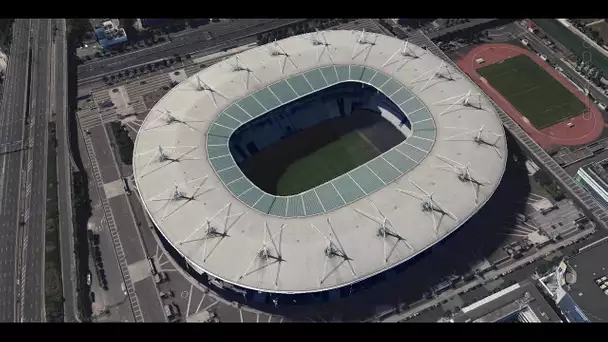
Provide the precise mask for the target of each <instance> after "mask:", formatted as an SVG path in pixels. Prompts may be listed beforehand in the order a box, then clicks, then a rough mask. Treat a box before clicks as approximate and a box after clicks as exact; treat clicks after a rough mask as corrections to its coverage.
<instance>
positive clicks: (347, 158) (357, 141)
mask: <svg viewBox="0 0 608 342" xmlns="http://www.w3.org/2000/svg"><path fill="white" fill-rule="evenodd" d="M378 154H379V153H378V150H377V149H376V148H375V147H374V146H373V145H372V144H371V143H369V142H368V141H367V140H365V139H364V138H363V137H362V136H361V134H360V133H359V132H350V133H347V134H345V135H343V136H341V137H340V138H338V139H337V140H335V141H333V142H332V143H330V144H329V145H326V146H324V147H322V148H320V149H318V150H316V151H314V152H313V153H311V154H309V155H307V156H305V157H303V158H302V159H299V160H297V161H295V162H294V163H293V164H291V165H289V166H288V167H287V168H286V170H285V172H284V173H283V175H282V176H281V177H280V178H279V180H278V182H277V193H278V195H292V194H297V193H300V192H302V191H305V190H308V189H310V188H314V187H315V186H317V185H320V184H323V183H325V182H327V181H329V180H332V179H334V178H336V177H338V176H340V175H342V174H344V173H346V172H348V171H350V170H352V169H354V168H356V167H357V166H359V165H362V164H364V163H366V162H367V161H369V160H371V159H372V158H374V157H376V156H378Z"/></svg>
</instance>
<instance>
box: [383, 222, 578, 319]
mask: <svg viewBox="0 0 608 342" xmlns="http://www.w3.org/2000/svg"><path fill="white" fill-rule="evenodd" d="M589 233H590V231H583V232H580V233H578V234H576V235H573V236H571V237H570V238H568V239H566V240H563V241H560V242H559V243H557V244H553V245H548V246H545V247H544V248H542V249H540V250H539V251H538V253H535V254H532V255H530V256H528V257H525V258H522V259H520V260H517V261H516V262H514V263H512V264H510V265H508V266H506V267H504V268H501V269H498V270H493V271H490V272H488V273H486V274H484V278H483V279H476V280H474V281H472V282H469V283H467V284H465V285H463V286H461V287H459V288H457V289H454V290H449V291H446V292H444V293H442V294H440V295H439V296H437V297H435V298H434V299H432V300H429V301H427V302H425V303H423V304H421V305H418V306H416V307H414V308H412V309H410V310H407V311H405V312H403V313H400V314H398V315H393V316H390V317H388V318H386V319H384V320H383V321H382V322H385V323H391V322H393V323H394V322H400V321H403V320H404V319H407V318H408V317H410V316H412V315H414V314H416V313H419V312H421V311H424V310H426V309H429V308H431V307H433V306H435V305H437V304H439V303H441V302H442V301H444V300H446V299H449V298H451V297H453V296H455V295H458V294H461V293H464V292H466V291H469V290H471V289H473V288H475V287H476V286H479V285H482V284H484V283H486V282H488V281H491V280H493V279H496V278H499V277H501V276H502V275H503V274H505V273H510V272H512V271H514V270H516V269H517V268H520V267H522V266H524V265H526V264H529V263H531V262H533V261H535V260H537V259H539V258H541V257H543V256H545V255H548V254H550V253H552V252H554V251H556V250H558V249H559V248H561V247H565V246H567V245H569V244H571V243H573V242H574V241H576V240H578V239H581V238H582V237H583V236H585V235H588V234H589Z"/></svg>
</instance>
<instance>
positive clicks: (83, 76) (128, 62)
mask: <svg viewBox="0 0 608 342" xmlns="http://www.w3.org/2000/svg"><path fill="white" fill-rule="evenodd" d="M254 41H256V38H255V37H254V36H253V37H249V38H243V39H239V40H236V39H230V40H222V41H221V42H216V41H206V42H199V43H196V42H185V43H184V46H181V47H177V48H174V49H172V50H170V51H166V52H158V53H155V54H148V55H145V56H142V57H141V58H137V59H131V58H128V59H125V60H122V61H118V62H115V63H112V64H111V65H107V66H104V68H102V69H100V70H89V71H83V72H82V73H80V74H78V82H79V84H81V83H87V81H90V79H91V78H93V79H94V80H95V81H99V80H97V79H96V77H101V76H102V75H104V74H113V73H117V72H118V71H121V70H124V69H128V68H131V67H135V66H142V65H145V64H148V63H151V62H155V61H159V60H162V59H164V58H168V57H170V56H171V55H173V54H176V53H177V54H179V55H185V54H188V53H198V52H201V51H207V50H211V49H217V50H218V51H219V50H221V49H222V48H226V47H230V46H232V45H243V44H245V43H240V42H254ZM212 43H213V44H212Z"/></svg>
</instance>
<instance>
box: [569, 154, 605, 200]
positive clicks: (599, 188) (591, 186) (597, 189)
mask: <svg viewBox="0 0 608 342" xmlns="http://www.w3.org/2000/svg"><path fill="white" fill-rule="evenodd" d="M607 168H608V159H604V160H601V161H599V162H593V163H590V164H587V165H584V166H582V167H581V168H580V169H579V170H578V171H577V172H576V176H575V178H574V179H575V180H576V181H577V182H578V183H579V184H580V185H581V186H582V187H584V188H585V189H586V190H587V191H588V192H589V193H590V194H591V196H593V197H594V198H595V199H596V200H597V202H598V203H599V204H600V205H602V206H603V207H604V208H608V169H607Z"/></svg>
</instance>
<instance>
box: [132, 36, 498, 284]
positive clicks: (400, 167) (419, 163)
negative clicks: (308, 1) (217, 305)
mask: <svg viewBox="0 0 608 342" xmlns="http://www.w3.org/2000/svg"><path fill="white" fill-rule="evenodd" d="M347 81H350V82H361V83H366V84H369V85H371V86H373V87H376V88H377V89H379V91H381V92H383V93H384V94H385V95H386V96H387V97H388V98H389V99H391V100H392V101H393V102H394V103H395V104H396V105H398V106H399V107H400V108H401V109H402V110H403V112H404V113H405V114H406V115H407V117H408V119H409V121H410V122H411V123H412V136H411V137H408V138H407V139H406V140H405V141H404V142H403V143H401V144H400V145H397V146H396V147H394V148H393V149H391V150H389V151H387V152H386V153H384V154H382V155H380V156H379V157H377V158H375V159H373V160H371V161H369V162H368V163H366V164H364V165H362V166H360V167H358V168H356V169H354V170H352V171H350V172H348V173H347V174H346V175H343V176H340V177H338V178H336V179H334V180H331V181H329V182H328V183H326V184H323V185H320V186H318V187H316V188H314V189H311V190H309V191H306V192H304V193H301V194H298V195H294V196H287V197H282V196H273V195H270V194H267V193H264V192H263V191H262V190H261V189H259V188H257V187H256V186H255V184H253V183H251V182H250V181H249V180H248V179H247V178H245V177H244V176H243V174H242V173H241V171H240V170H239V168H238V166H236V164H235V162H234V160H233V158H232V156H231V155H230V153H229V150H228V146H227V142H228V139H229V138H230V135H231V134H232V133H233V132H234V131H235V130H236V129H237V128H238V127H240V126H242V125H243V124H245V123H246V122H248V121H250V120H253V119H254V118H256V117H258V116H260V115H263V114H265V113H267V112H269V111H271V110H272V109H274V108H276V107H279V106H282V105H283V104H285V103H288V102H290V101H294V100H297V99H298V98H300V97H303V96H306V95H307V94H310V93H312V92H314V91H319V90H321V89H323V88H326V87H329V86H331V85H333V84H337V83H339V82H347ZM478 91H479V90H478V89H477V88H476V87H475V86H474V85H473V84H472V83H471V82H470V80H468V79H467V78H466V77H465V76H463V75H462V74H461V73H459V72H458V71H457V70H454V69H453V68H452V67H451V66H448V65H446V64H445V63H444V62H443V61H442V60H441V59H439V58H438V57H436V56H433V55H432V54H431V53H429V52H427V51H426V50H424V49H422V48H420V47H418V46H415V45H413V44H410V43H408V42H404V41H400V40H398V39H395V38H391V37H386V36H383V35H376V34H369V33H362V32H352V31H326V32H321V33H315V34H307V35H301V36H295V37H291V38H287V39H284V40H281V41H279V42H276V43H271V44H268V45H266V46H261V47H258V48H254V49H251V50H248V51H246V52H243V53H241V54H239V55H237V56H235V57H232V58H229V59H227V60H225V61H223V62H221V63H218V64H215V65H213V66H211V67H209V68H207V69H204V70H202V71H200V72H199V73H197V74H196V75H193V76H191V77H190V78H188V79H186V80H185V81H183V82H182V83H180V84H179V85H178V86H176V87H175V88H173V89H172V90H171V91H170V92H169V93H168V94H167V95H165V97H163V98H162V99H161V100H160V101H159V102H158V103H157V104H156V106H155V107H154V108H153V109H152V110H151V111H150V114H149V115H148V116H147V118H146V120H145V122H144V123H143V124H142V128H141V129H140V132H139V134H138V137H137V139H136V142H135V151H134V162H133V166H134V175H135V180H136V183H137V186H138V190H139V193H140V195H141V197H142V199H143V202H144V205H145V207H146V209H147V211H148V213H149V214H150V216H151V218H152V219H153V220H154V222H155V224H156V225H157V226H158V227H159V230H160V231H161V233H162V234H163V235H164V236H165V238H166V239H167V240H168V241H169V242H170V243H171V244H172V245H173V246H174V247H175V248H176V249H177V250H179V251H180V253H182V254H183V255H184V256H185V257H186V258H187V260H188V261H189V262H190V263H191V264H192V265H193V267H195V268H196V269H198V270H199V271H201V272H206V273H209V274H211V275H212V276H214V277H217V278H220V279H222V280H224V281H226V282H229V283H232V284H235V285H238V286H241V287H245V288H250V289H256V290H261V291H269V292H280V293H302V292H316V291H321V290H327V289H332V288H337V287H341V286H345V285H348V284H351V283H353V282H357V281H359V280H362V279H364V278H367V277H369V276H372V275H374V274H377V273H379V272H382V271H384V270H386V269H389V268H391V267H393V266H395V265H397V264H399V263H401V262H404V261H405V260H407V259H409V258H411V257H413V256H414V255H416V254H418V253H420V252H421V251H423V250H425V249H426V248H428V247H430V246H432V245H434V244H435V243H436V242H437V241H439V240H440V239H443V238H444V237H445V236H447V235H448V234H449V233H451V232H453V231H454V230H456V229H457V228H458V227H459V226H460V225H462V224H463V223H464V222H465V221H467V220H468V218H469V217H470V216H472V215H473V214H475V213H476V212H477V210H478V209H479V208H480V207H481V206H482V205H483V204H484V203H485V202H486V201H487V200H488V199H489V198H490V196H491V195H492V193H493V192H494V190H495V189H496V187H497V186H498V183H499V182H500V179H501V178H502V174H503V172H504V169H505V164H506V141H505V139H504V131H503V127H502V124H501V122H500V120H499V119H498V117H497V116H496V113H495V112H494V109H493V108H492V106H491V105H490V104H489V102H488V101H487V100H486V98H485V96H483V95H481V94H479V93H478Z"/></svg>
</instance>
